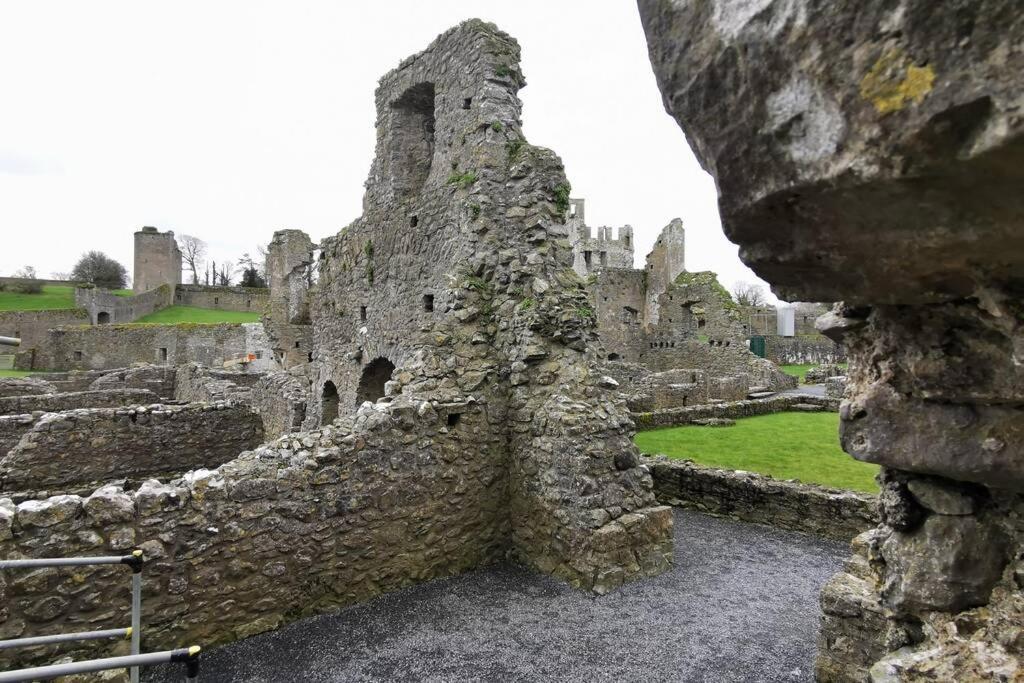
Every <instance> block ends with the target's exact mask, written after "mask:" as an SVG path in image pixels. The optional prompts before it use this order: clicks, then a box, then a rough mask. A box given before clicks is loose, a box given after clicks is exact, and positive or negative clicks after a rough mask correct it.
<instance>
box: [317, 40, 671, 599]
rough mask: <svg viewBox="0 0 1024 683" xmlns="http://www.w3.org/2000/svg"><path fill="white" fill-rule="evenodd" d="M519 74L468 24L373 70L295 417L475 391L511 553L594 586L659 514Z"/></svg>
mask: <svg viewBox="0 0 1024 683" xmlns="http://www.w3.org/2000/svg"><path fill="white" fill-rule="evenodd" d="M456 55H457V57H453V56H456ZM524 83H525V81H524V79H523V76H522V73H521V72H520V69H519V46H518V45H517V44H516V42H515V41H514V40H513V39H511V38H510V37H508V36H507V35H505V34H503V33H501V32H499V31H497V30H496V29H494V27H493V26H490V25H487V24H484V23H482V22H479V21H470V22H467V23H465V24H462V25H461V26H460V27H459V28H458V29H456V30H453V31H450V32H448V33H446V34H444V35H442V36H441V37H440V38H439V39H438V41H436V42H435V43H434V45H433V46H432V47H431V48H430V49H428V50H427V51H426V52H423V53H421V54H419V55H416V56H414V57H412V58H410V59H408V60H406V61H405V62H404V63H403V64H402V65H401V66H400V67H399V68H398V69H397V70H395V71H393V72H391V73H389V74H387V75H386V76H385V77H384V78H383V79H381V82H380V86H379V87H378V90H377V126H376V127H377V154H376V156H375V159H374V162H373V166H372V168H371V171H370V176H369V179H368V180H367V183H366V195H365V198H364V202H363V205H364V215H363V216H362V217H361V218H360V219H358V220H357V221H355V222H354V223H353V224H351V225H350V226H348V227H347V228H345V229H344V230H342V231H341V233H339V234H338V235H337V236H335V237H331V238H329V239H327V240H325V241H324V242H323V244H322V248H323V258H322V259H321V261H320V267H319V281H318V284H317V286H316V288H315V289H314V292H313V298H312V319H313V328H314V337H313V345H314V348H313V368H312V377H313V392H312V401H311V405H310V410H309V417H308V418H307V420H309V421H311V422H317V421H319V422H322V423H325V422H327V421H329V418H331V417H332V416H333V415H334V414H335V411H340V412H341V413H342V414H343V413H345V412H350V411H353V410H355V409H356V407H357V406H358V405H359V404H360V403H362V402H363V401H367V400H369V401H375V400H378V399H382V398H383V399H384V400H385V401H387V400H388V397H394V396H397V395H402V396H405V397H413V398H416V399H419V398H422V399H424V400H430V401H434V402H438V403H439V404H445V405H449V404H450V405H465V404H468V403H469V402H480V401H482V402H485V403H486V405H487V410H488V414H489V415H490V419H491V421H492V429H491V433H490V434H489V435H487V436H484V435H481V436H480V438H481V439H487V438H493V439H497V443H500V444H502V447H503V448H504V449H505V457H506V458H507V477H508V480H507V487H508V491H509V501H508V505H509V509H510V510H511V520H510V531H511V550H512V552H513V554H514V555H516V556H517V557H519V558H520V559H521V560H522V561H524V562H526V563H527V564H530V565H532V566H534V567H537V568H539V569H541V570H542V571H545V572H549V573H552V574H554V575H556V576H560V577H563V578H565V579H566V580H568V581H570V582H572V583H573V584H575V585H580V586H585V587H590V588H595V589H596V590H602V591H603V590H608V589H610V588H612V587H614V586H616V585H618V584H620V583H622V582H623V581H626V580H629V579H630V578H633V577H635V576H640V575H644V574H651V573H656V572H659V571H661V570H663V569H664V568H665V567H666V566H667V562H668V557H669V554H668V553H669V544H670V536H669V527H670V524H671V520H670V517H669V514H668V511H667V510H666V509H664V508H658V507H656V506H655V503H654V499H653V495H652V494H651V482H650V476H649V474H648V473H647V472H646V471H644V470H643V469H641V468H640V467H638V462H637V459H636V450H635V447H634V446H633V444H632V443H631V440H630V434H631V430H632V424H631V422H630V420H629V417H628V413H627V412H626V410H625V407H624V406H623V405H622V404H620V403H619V402H618V401H619V399H617V398H616V395H615V393H614V392H613V391H612V390H611V389H612V387H611V386H610V385H609V386H603V385H602V380H601V377H600V375H599V374H598V373H597V372H596V370H595V369H594V367H593V366H592V365H591V364H590V359H591V357H592V354H593V352H594V351H595V350H597V349H599V341H598V339H597V335H596V332H595V320H594V312H593V310H592V308H591V306H590V303H589V300H588V295H587V292H586V290H585V287H584V283H583V281H582V280H580V278H579V277H578V276H577V275H576V273H575V272H573V270H572V249H571V247H570V244H569V240H568V237H569V234H568V229H567V226H566V225H565V216H566V212H567V210H568V202H569V199H568V192H569V185H568V182H567V181H566V179H565V174H564V171H563V168H562V164H561V162H560V160H559V159H558V157H557V156H555V154H554V153H552V152H551V151H549V150H546V149H542V148H539V147H533V146H531V145H529V144H528V143H527V142H526V141H525V139H524V138H523V135H522V131H521V121H520V110H521V103H520V101H519V98H518V97H517V92H518V90H519V88H520V87H522V86H523V85H524ZM455 419H456V420H457V418H455ZM453 426H454V425H453ZM623 517H625V518H626V523H623V522H621V521H620V520H621V519H622V518H623Z"/></svg>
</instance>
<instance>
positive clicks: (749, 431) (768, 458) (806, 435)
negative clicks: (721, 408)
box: [635, 413, 878, 493]
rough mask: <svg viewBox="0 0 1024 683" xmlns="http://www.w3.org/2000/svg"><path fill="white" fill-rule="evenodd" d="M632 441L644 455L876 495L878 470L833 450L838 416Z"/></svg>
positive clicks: (790, 417)
mask: <svg viewBox="0 0 1024 683" xmlns="http://www.w3.org/2000/svg"><path fill="white" fill-rule="evenodd" d="M635 440H636V445H637V446H638V447H639V448H640V450H641V451H642V452H644V453H648V454H650V455H654V454H657V453H661V454H664V455H667V456H669V457H670V458H680V459H688V460H693V461H694V462H696V463H697V464H699V465H707V466H709V467H720V468H723V469H731V470H746V471H748V472H758V473H761V474H770V475H771V476H773V477H775V478H776V479H798V480H800V481H802V482H806V483H813V484H821V485H823V486H832V487H835V488H840V489H851V490H854V491H864V492H866V493H878V485H877V484H875V475H876V474H877V473H878V466H877V465H871V464H869V463H864V462H859V461H857V460H854V459H853V458H852V457H850V456H849V455H847V454H846V453H844V452H843V451H842V449H841V448H839V415H838V413H776V414H774V415H760V416H758V417H748V418H744V419H741V420H737V421H736V425H735V426H733V427H699V426H686V427H670V428H668V429H652V430H650V431H644V432H639V433H638V434H637V435H636V439H635Z"/></svg>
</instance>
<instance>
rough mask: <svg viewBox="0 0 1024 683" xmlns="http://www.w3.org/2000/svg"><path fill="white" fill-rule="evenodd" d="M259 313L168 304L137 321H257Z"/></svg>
mask: <svg viewBox="0 0 1024 683" xmlns="http://www.w3.org/2000/svg"><path fill="white" fill-rule="evenodd" d="M259 321H260V314H259V313H249V312H248V311H220V310H216V309H213V308H195V307H193V306H169V307H167V308H162V309H160V310H159V311H156V312H155V313H150V314H149V315H146V316H143V317H141V318H139V319H138V320H136V321H135V322H137V323H166V324H174V323H258V322H259Z"/></svg>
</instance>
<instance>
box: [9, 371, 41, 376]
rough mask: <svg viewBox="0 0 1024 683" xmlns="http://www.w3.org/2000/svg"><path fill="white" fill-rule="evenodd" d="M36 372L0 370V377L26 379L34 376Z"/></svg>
mask: <svg viewBox="0 0 1024 683" xmlns="http://www.w3.org/2000/svg"><path fill="white" fill-rule="evenodd" d="M36 372H38V371H36V370H34V371H32V372H29V371H28V370H0V377H27V376H28V375H31V374H35V373H36Z"/></svg>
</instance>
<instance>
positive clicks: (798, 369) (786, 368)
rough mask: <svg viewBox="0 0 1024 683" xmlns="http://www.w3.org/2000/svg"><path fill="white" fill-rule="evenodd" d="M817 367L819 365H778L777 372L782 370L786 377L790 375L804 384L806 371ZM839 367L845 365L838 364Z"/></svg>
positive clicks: (844, 364) (844, 365)
mask: <svg viewBox="0 0 1024 683" xmlns="http://www.w3.org/2000/svg"><path fill="white" fill-rule="evenodd" d="M818 365H819V363H803V364H801V365H780V366H779V370H782V371H783V372H784V373H786V374H787V375H792V376H793V377H796V378H797V379H798V380H799V381H800V384H804V379H805V376H806V375H807V371H808V370H810V369H811V368H816V367H818ZM839 367H841V368H845V367H846V363H840V364H839Z"/></svg>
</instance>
